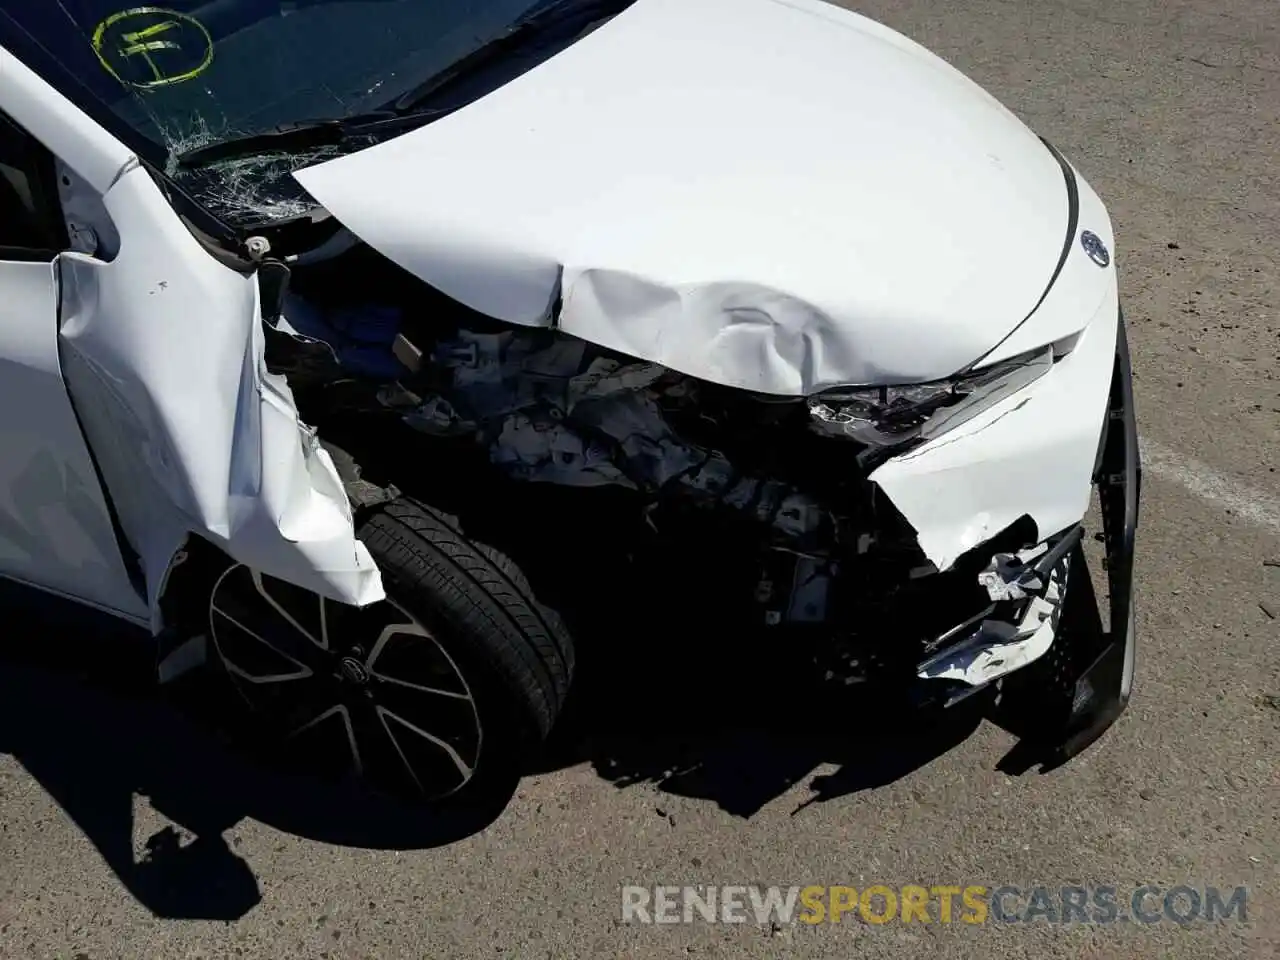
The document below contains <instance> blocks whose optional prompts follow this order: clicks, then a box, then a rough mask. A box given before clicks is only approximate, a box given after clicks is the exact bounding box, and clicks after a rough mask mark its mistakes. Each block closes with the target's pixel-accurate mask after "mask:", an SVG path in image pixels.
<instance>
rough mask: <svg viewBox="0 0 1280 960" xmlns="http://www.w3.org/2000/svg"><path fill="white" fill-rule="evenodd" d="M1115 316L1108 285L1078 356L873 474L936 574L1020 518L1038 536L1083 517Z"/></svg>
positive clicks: (1105, 390)
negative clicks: (1030, 523)
mask: <svg viewBox="0 0 1280 960" xmlns="http://www.w3.org/2000/svg"><path fill="white" fill-rule="evenodd" d="M1118 316H1119V307H1118V303H1117V296H1116V288H1115V283H1114V280H1113V281H1112V283H1111V286H1110V288H1109V290H1108V293H1107V296H1106V297H1104V298H1103V301H1102V303H1101V304H1100V305H1099V307H1098V309H1097V312H1096V314H1095V315H1094V316H1093V318H1092V320H1091V321H1090V323H1089V325H1088V326H1087V327H1086V328H1085V331H1084V333H1083V334H1082V335H1081V337H1080V339H1079V341H1078V343H1077V344H1076V347H1075V350H1074V351H1072V352H1071V353H1070V354H1068V355H1067V356H1065V357H1063V358H1062V359H1061V360H1059V361H1058V362H1057V363H1056V364H1055V365H1054V367H1053V369H1052V370H1051V371H1049V373H1047V374H1045V375H1044V376H1043V377H1041V378H1040V379H1039V380H1037V381H1036V382H1035V383H1033V384H1031V385H1030V386H1029V387H1027V388H1025V389H1023V390H1022V391H1020V392H1018V393H1015V394H1014V395H1012V396H1010V397H1006V398H1005V399H1003V400H1001V401H1000V402H998V403H996V404H994V405H993V406H991V407H990V408H989V409H987V410H985V411H983V412H982V413H981V414H979V415H978V416H976V417H974V418H973V419H972V420H970V421H969V422H967V423H965V424H963V425H961V426H959V427H956V428H955V429H954V430H953V431H951V432H949V433H946V434H943V435H942V436H941V437H938V438H937V439H935V440H932V441H930V442H929V443H926V444H924V445H922V446H920V447H917V448H916V449H914V450H911V451H909V452H908V453H905V454H903V455H901V456H898V457H895V458H893V459H892V460H890V461H888V462H887V463H885V464H884V465H882V466H881V467H879V468H878V469H877V470H875V471H874V472H873V473H872V474H871V480H872V481H873V482H875V483H876V484H878V485H879V486H880V488H881V489H882V490H884V492H885V493H886V494H887V495H888V497H889V499H890V500H892V501H893V504H894V506H896V507H897V508H898V510H900V511H901V512H902V514H903V516H904V517H905V518H906V520H907V522H908V523H910V524H911V526H912V527H913V528H914V529H915V531H916V534H917V536H918V538H919V542H920V547H921V549H922V550H923V551H924V553H925V555H926V556H927V557H928V558H929V560H931V561H932V562H933V563H934V565H935V566H937V567H938V569H939V570H946V569H949V568H950V567H951V565H952V564H953V563H955V561H956V558H957V557H959V556H960V555H961V554H963V553H965V552H966V551H967V550H969V549H971V548H973V547H975V546H977V545H978V544H980V543H983V542H985V541H986V540H989V539H990V538H991V537H993V536H995V534H997V533H999V532H1000V531H1001V530H1003V529H1005V528H1006V527H1008V526H1009V525H1010V524H1012V523H1013V522H1014V521H1015V520H1017V519H1018V518H1019V517H1021V516H1022V515H1024V514H1029V515H1030V516H1031V518H1032V519H1033V520H1034V521H1035V522H1036V526H1037V527H1038V529H1039V531H1040V534H1041V536H1047V535H1049V534H1051V533H1054V532H1056V531H1059V530H1065V529H1066V528H1068V527H1070V526H1071V525H1072V524H1074V523H1077V522H1079V520H1080V519H1081V518H1082V517H1083V516H1084V514H1085V510H1086V509H1087V507H1088V503H1089V496H1090V492H1091V490H1092V474H1093V464H1094V460H1095V458H1096V455H1097V451H1098V442H1099V438H1100V437H1101V436H1102V426H1103V420H1104V417H1105V416H1106V406H1107V394H1108V385H1109V384H1110V382H1111V371H1112V367H1113V365H1114V362H1115V350H1116V334H1117V323H1118Z"/></svg>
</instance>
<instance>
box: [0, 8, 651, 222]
mask: <svg viewBox="0 0 1280 960" xmlns="http://www.w3.org/2000/svg"><path fill="white" fill-rule="evenodd" d="M557 4H560V5H565V6H570V5H572V4H569V3H566V2H565V0H165V2H164V3H163V5H157V6H151V5H141V4H138V5H134V6H129V5H128V2H127V0H52V2H38V3H37V2H32V0H0V40H3V41H4V42H5V43H6V44H8V43H9V42H10V40H9V38H10V37H13V38H14V42H15V43H16V44H18V45H19V46H20V48H21V50H22V51H23V52H28V53H30V54H31V55H32V56H33V57H35V58H38V59H40V60H41V62H42V63H44V64H50V65H53V66H50V67H49V68H48V70H44V71H42V72H45V73H46V75H47V74H48V72H49V70H56V71H57V73H58V74H59V77H60V78H61V80H62V81H63V82H59V80H58V79H54V82H55V85H58V86H60V87H62V88H63V89H64V90H66V89H67V83H66V81H69V82H70V83H71V85H72V86H73V87H74V88H75V90H74V92H71V91H68V92H69V93H71V95H72V96H73V98H75V99H78V100H80V101H81V102H82V103H83V101H84V99H85V98H89V99H90V100H92V101H95V102H96V105H100V106H104V107H106V108H107V109H108V110H109V113H108V114H106V116H111V115H114V117H115V118H116V122H117V126H118V127H119V126H120V125H121V124H122V125H123V128H124V130H123V133H124V134H126V135H128V134H131V135H132V136H128V139H130V140H131V141H132V145H133V146H134V148H135V149H139V150H140V152H143V153H144V156H145V155H147V154H148V153H149V154H150V158H151V160H152V162H153V163H155V165H157V166H160V165H163V166H164V167H165V172H166V173H168V174H169V175H171V176H176V177H178V178H179V179H181V178H183V177H193V178H195V179H198V180H202V183H203V187H201V185H200V184H197V187H198V189H196V190H194V191H193V195H194V196H197V198H198V199H200V200H202V201H203V202H206V203H208V202H210V201H213V202H212V206H213V207H214V208H218V207H219V206H221V207H222V209H215V212H216V213H218V214H219V215H220V216H224V217H226V216H227V215H228V213H231V214H233V215H232V216H231V219H233V220H235V219H241V220H243V219H245V217H244V216H240V217H236V216H234V214H235V213H236V212H237V211H234V210H231V211H229V210H228V209H226V207H227V204H225V203H224V204H221V205H220V204H219V203H217V202H216V201H217V200H218V199H219V195H218V194H217V190H220V191H221V199H223V200H226V199H227V198H228V197H227V196H226V195H227V194H235V193H237V192H241V193H242V192H243V189H244V188H246V185H248V184H249V183H250V181H252V182H253V183H255V184H257V186H255V188H254V189H258V187H260V186H261V184H262V183H264V182H277V181H279V180H280V179H281V177H280V176H279V173H280V171H281V170H284V172H286V173H287V172H288V171H290V170H292V169H294V168H296V167H297V166H300V165H301V164H302V162H308V161H310V162H314V161H315V160H320V159H324V158H325V156H326V155H334V154H336V153H340V152H344V151H346V150H348V149H351V148H352V146H360V145H362V144H360V143H355V144H344V145H342V146H340V147H339V146H334V145H333V144H328V145H325V146H324V148H323V150H317V151H315V152H314V154H313V156H311V157H309V158H302V157H296V156H294V157H290V158H283V159H287V161H288V162H283V163H282V162H281V161H282V158H281V157H280V156H278V155H277V156H275V157H274V158H273V157H271V156H258V157H254V158H252V159H253V164H255V165H256V166H254V167H253V169H247V168H246V169H239V170H238V171H237V175H238V177H239V182H238V184H232V185H230V186H229V185H228V184H227V183H226V179H227V178H226V176H225V175H226V174H227V172H228V171H227V170H222V171H214V172H213V173H209V172H198V171H197V172H191V173H188V172H186V171H179V170H178V169H177V164H176V158H177V157H178V156H180V155H182V154H190V153H191V152H192V151H193V150H198V149H200V148H202V147H207V146H209V145H211V144H217V143H220V142H225V141H230V140H242V139H243V138H246V137H253V136H255V135H258V134H262V133H267V132H270V131H273V130H276V129H278V128H279V127H281V126H282V125H283V126H287V125H290V124H297V123H311V122H314V121H324V120H334V121H342V120H344V119H348V118H352V117H360V116H364V115H367V114H368V113H369V112H370V111H375V110H385V109H388V108H391V107H394V105H396V103H397V101H399V100H401V99H402V98H404V97H405V96H406V95H412V92H413V91H414V90H415V89H417V88H419V87H421V86H422V85H423V84H424V83H425V82H427V81H428V80H429V79H430V78H432V77H437V76H439V75H441V74H443V73H445V72H447V71H449V70H450V69H451V67H453V65H455V64H458V63H459V61H463V60H464V58H466V57H468V55H470V54H473V53H474V52H475V51H476V50H478V49H479V48H481V47H484V46H485V45H486V44H490V43H492V42H493V41H494V40H496V39H498V38H500V37H502V36H503V35H504V34H506V33H507V32H508V31H509V30H510V29H511V28H512V26H513V25H514V24H517V23H518V22H520V21H522V20H523V19H525V18H527V17H528V16H529V15H531V14H534V13H537V12H538V11H539V10H540V8H543V7H548V8H549V7H552V6H554V5H557ZM581 5H582V6H588V5H590V3H589V0H581ZM625 5H626V4H625V3H619V4H616V5H615V6H616V7H619V8H620V7H621V6H625ZM615 12H616V11H615ZM553 52H554V50H551V51H548V52H546V53H545V55H550V53H553ZM19 55H20V56H21V55H23V53H22V52H20V53H19ZM531 65H532V64H531V63H530V64H527V65H526V66H525V67H524V68H525V69H527V68H528V66H531ZM37 69H39V68H37ZM51 79H53V78H51ZM481 92H483V91H480V92H477V93H474V94H473V96H478V95H480V93H481ZM455 105H456V104H455ZM402 130H403V127H401V128H400V129H399V130H397V131H395V132H401V131H402ZM368 142H372V141H371V140H366V141H365V143H368ZM148 145H151V146H152V147H153V148H154V149H152V150H150V151H147V150H146V147H147V146H148ZM326 151H327V153H326ZM263 152H264V153H265V151H263ZM157 161H158V162H157ZM273 162H274V163H275V165H276V167H277V168H278V169H276V170H275V174H276V175H275V176H273V175H272V170H271V169H270V164H271V163H273ZM224 166H225V165H224ZM247 174H252V176H248V175H247ZM289 179H291V178H289ZM214 181H216V182H214ZM210 186H213V187H216V188H217V190H215V193H214V195H212V196H211V195H210V192H209V189H207V188H209V187H210ZM286 192H287V191H286ZM254 200H255V203H254V204H252V205H251V206H254V207H256V208H257V212H258V213H261V214H263V215H264V216H266V217H267V219H273V218H277V217H275V216H273V214H279V215H281V216H283V215H297V214H298V213H300V212H301V205H300V204H298V203H295V202H293V201H292V200H291V199H289V198H288V197H286V196H284V194H280V193H279V191H277V196H276V197H275V198H274V200H273V199H272V198H271V197H264V196H257V197H255V198H254ZM275 200H279V201H281V202H285V201H287V202H285V205H284V206H283V207H281V208H279V209H278V210H269V209H268V207H269V203H267V205H266V206H264V202H267V201H270V202H274V201H275ZM258 201H263V202H258ZM238 212H239V213H242V214H244V213H246V211H243V210H242V211H238ZM248 212H249V213H252V211H248ZM249 218H250V219H252V217H249Z"/></svg>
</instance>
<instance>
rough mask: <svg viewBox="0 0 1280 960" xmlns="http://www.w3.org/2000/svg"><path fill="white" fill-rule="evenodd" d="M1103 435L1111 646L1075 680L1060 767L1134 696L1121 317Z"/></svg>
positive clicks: (1127, 376)
mask: <svg viewBox="0 0 1280 960" xmlns="http://www.w3.org/2000/svg"><path fill="white" fill-rule="evenodd" d="M1117 427H1119V429H1116V428H1117ZM1104 429H1105V430H1106V439H1105V440H1104V441H1103V450H1102V456H1101V459H1100V463H1099V470H1098V477H1097V485H1098V496H1099V500H1100V502H1101V506H1102V525H1103V539H1104V542H1105V546H1106V555H1107V581H1108V588H1109V590H1110V594H1111V603H1110V607H1111V622H1110V624H1109V629H1108V631H1107V641H1108V642H1107V645H1106V646H1105V647H1104V648H1103V650H1102V651H1101V652H1100V653H1099V654H1098V656H1097V657H1096V658H1095V659H1094V660H1093V662H1092V663H1091V664H1090V665H1089V666H1088V667H1087V668H1086V669H1085V670H1083V671H1082V672H1081V674H1080V676H1079V677H1078V678H1077V680H1076V687H1075V704H1076V705H1077V706H1076V709H1075V711H1074V712H1073V714H1072V717H1071V721H1070V724H1069V727H1068V731H1067V736H1066V737H1065V738H1064V739H1063V741H1062V744H1061V746H1060V747H1059V749H1058V756H1057V757H1056V758H1055V760H1056V761H1057V763H1063V762H1066V761H1067V760H1069V759H1071V758H1072V757H1074V756H1075V755H1077V754H1078V753H1080V752H1081V751H1082V750H1084V749H1085V748H1086V747H1088V746H1089V745H1090V744H1091V743H1093V742H1094V741H1095V740H1097V739H1098V737H1100V736H1102V734H1103V733H1105V732H1106V731H1107V730H1108V729H1109V728H1110V727H1111V725H1112V724H1113V723H1115V722H1116V720H1117V719H1118V718H1119V716H1120V714H1122V713H1123V712H1124V710H1125V707H1127V706H1128V704H1129V697H1130V695H1131V693H1132V682H1133V670H1134V658H1135V654H1136V643H1137V638H1136V636H1135V632H1136V631H1135V626H1134V605H1133V597H1134V582H1133V557H1134V545H1135V541H1136V537H1137V529H1138V508H1139V502H1140V497H1141V492H1142V461H1141V456H1140V452H1139V449H1138V423H1137V417H1136V415H1135V412H1134V402H1133V377H1132V373H1131V370H1130V365H1129V341H1128V337H1127V336H1126V334H1125V324H1124V314H1123V312H1122V313H1121V315H1120V320H1119V324H1118V330H1117V332H1116V362H1115V366H1114V368H1113V371H1112V375H1111V397H1110V401H1109V403H1108V405H1107V425H1106V427H1105V428H1104Z"/></svg>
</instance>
